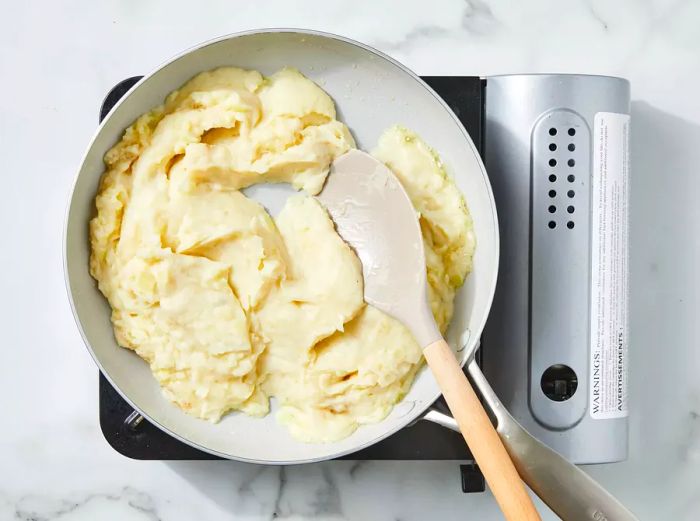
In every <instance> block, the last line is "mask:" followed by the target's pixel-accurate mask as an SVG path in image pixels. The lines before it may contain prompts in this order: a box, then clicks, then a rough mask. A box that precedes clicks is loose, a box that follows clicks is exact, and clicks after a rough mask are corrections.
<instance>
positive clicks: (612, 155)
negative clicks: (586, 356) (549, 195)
mask: <svg viewBox="0 0 700 521" xmlns="http://www.w3.org/2000/svg"><path fill="white" fill-rule="evenodd" d="M629 128H630V117H629V116H628V115H626V114H616V113H612V112H598V113H597V114H596V115H595V119H594V129H593V158H592V159H593V182H592V191H591V209H592V221H591V269H592V276H591V283H592V287H591V363H590V386H589V388H590V396H589V404H590V406H589V411H590V414H591V416H592V417H593V418H595V419H609V418H621V417H624V416H627V373H626V371H627V370H626V364H625V359H626V357H627V343H628V326H627V320H628V318H627V298H628V282H627V273H628V271H627V270H628V251H627V234H628V205H627V201H628V195H629Z"/></svg>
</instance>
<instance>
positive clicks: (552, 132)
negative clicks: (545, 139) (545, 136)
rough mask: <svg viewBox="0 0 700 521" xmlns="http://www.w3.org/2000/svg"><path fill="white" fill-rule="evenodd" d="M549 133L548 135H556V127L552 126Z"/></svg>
mask: <svg viewBox="0 0 700 521" xmlns="http://www.w3.org/2000/svg"><path fill="white" fill-rule="evenodd" d="M549 135H550V136H556V135H557V129H556V128H554V127H552V128H550V129H549Z"/></svg>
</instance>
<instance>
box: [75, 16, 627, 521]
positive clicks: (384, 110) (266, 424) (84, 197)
mask: <svg viewBox="0 0 700 521" xmlns="http://www.w3.org/2000/svg"><path fill="white" fill-rule="evenodd" d="M221 66H238V67H243V68H251V69H256V70H259V71H261V72H262V73H263V74H265V75H269V74H272V73H273V72H275V71H277V70H278V69H280V68H282V67H284V66H293V67H296V68H298V69H299V70H300V71H301V72H302V73H303V74H305V75H306V76H308V77H309V78H311V79H312V80H314V81H315V82H317V83H318V84H319V85H320V86H321V87H322V88H323V89H324V90H326V91H327V92H328V93H329V94H330V95H331V96H332V97H333V99H334V100H335V102H336V106H337V109H338V118H339V119H341V120H342V121H344V122H345V123H346V124H347V125H348V126H349V127H350V129H351V131H352V133H353V135H354V137H355V139H356V141H357V145H358V147H360V148H362V149H365V150H367V149H372V148H373V147H374V146H375V144H376V142H377V139H378V137H379V135H380V134H381V132H382V131H383V130H384V129H386V128H387V127H389V126H391V125H394V124H396V123H400V124H403V125H405V126H407V127H409V128H411V129H414V130H415V131H416V132H418V133H419V134H420V135H421V136H422V137H423V138H424V139H425V141H426V142H427V143H429V144H431V145H432V146H434V147H435V148H436V149H437V151H438V152H439V154H440V156H441V158H442V160H443V162H444V164H445V166H446V168H447V170H448V172H449V173H450V174H451V175H452V176H453V177H454V179H455V181H456V183H457V185H458V187H459V188H460V190H461V191H462V193H463V194H464V195H465V198H466V200H467V204H468V206H469V210H470V212H471V214H472V217H473V220H474V231H475V234H476V237H477V248H476V253H475V256H474V268H473V272H472V273H471V275H470V276H469V277H468V278H467V280H466V282H465V284H464V286H463V287H462V288H461V290H460V291H459V293H458V294H457V297H456V300H455V312H454V318H453V319H452V323H451V325H450V328H449V330H448V333H447V336H446V339H447V341H448V342H449V343H450V345H451V346H452V347H453V349H455V350H456V356H457V358H458V360H459V361H460V363H461V364H462V365H465V364H468V365H469V370H470V372H471V374H472V377H473V378H474V380H475V383H476V384H477V385H478V386H479V388H480V390H481V392H482V394H483V395H484V398H485V400H486V403H487V404H488V405H489V406H490V407H491V409H492V410H493V411H494V413H495V416H496V418H497V420H498V428H499V433H500V434H501V435H502V436H504V442H505V443H506V445H507V447H508V449H509V451H510V452H511V455H512V456H513V458H514V461H515V463H516V466H517V467H518V470H519V471H520V473H521V475H522V476H523V477H524V479H525V480H526V481H527V482H528V484H530V486H531V487H532V488H533V489H534V490H535V491H536V492H538V494H540V495H541V496H543V499H545V501H546V502H548V503H549V504H550V506H555V507H556V506H557V504H559V503H562V502H563V506H562V507H561V508H565V507H567V505H569V503H571V504H572V505H573V506H574V507H576V508H579V507H581V506H582V505H581V504H580V502H577V500H576V498H575V497H574V494H568V495H567V494H566V493H565V492H566V491H563V490H561V485H560V484H561V483H562V481H563V482H564V484H566V482H567V480H571V479H573V478H572V476H574V477H576V478H577V479H578V481H576V480H574V481H573V482H571V483H570V486H571V487H578V491H579V495H580V493H581V487H583V486H585V485H588V486H589V488H590V487H591V486H593V485H595V484H594V482H592V480H591V481H590V483H589V482H588V481H586V480H590V478H587V476H586V475H585V474H584V473H582V472H580V471H577V469H576V468H575V467H574V466H573V465H571V464H569V463H568V462H566V461H565V460H564V459H563V458H561V457H560V456H558V455H557V454H556V453H553V452H552V451H550V450H549V449H548V448H546V447H545V446H544V445H542V444H540V443H539V442H537V441H535V440H534V439H533V438H532V437H531V436H530V435H529V434H527V433H526V432H525V431H524V430H522V428H521V427H520V426H519V425H518V424H517V423H515V421H514V420H513V419H512V418H511V417H510V416H509V415H508V414H507V412H505V411H504V410H503V408H502V407H501V406H500V403H499V402H498V400H497V398H496V397H495V395H493V392H492V391H490V388H489V386H488V383H487V382H486V380H485V379H484V378H483V375H482V374H481V372H480V370H479V368H478V366H477V365H476V364H475V363H472V362H473V359H474V353H475V351H476V349H477V347H478V342H479V336H480V335H481V332H482V329H483V327H484V324H485V322H486V318H487V316H488V312H489V309H490V306H491V301H492V298H493V294H494V289H495V285H496V274H497V272H498V257H499V234H498V223H497V218H496V208H495V204H494V199H493V195H492V192H491V187H490V184H489V180H488V177H487V175H486V171H485V169H484V165H483V164H482V162H481V159H480V158H479V155H478V153H477V151H476V148H475V147H474V144H473V143H472V141H471V139H470V137H469V135H468V134H467V132H466V131H465V129H464V127H463V126H462V125H461V123H460V122H459V120H458V119H457V117H456V116H455V115H454V113H453V112H452V111H451V110H450V109H449V108H448V106H447V105H446V104H445V102H444V101H442V99H441V98H440V97H439V96H438V95H437V94H436V93H435V92H434V91H433V90H432V89H430V87H428V86H427V85H426V84H425V83H424V82H423V81H422V80H421V79H420V78H419V77H418V76H416V75H415V74H414V73H413V72H411V71H410V70H408V69H407V68H405V67H404V66H402V65H401V64H399V63H397V62H396V61H394V60H392V59H391V58H389V57H388V56H385V55H383V54H381V53H379V52H377V51H375V50H373V49H371V48H369V47H367V46H365V45H363V44H360V43H358V42H354V41H351V40H348V39H346V38H342V37H338V36H334V35H330V34H325V33H319V32H311V31H299V30H278V29H271V30H262V31H251V32H244V33H238V34H234V35H230V36H225V37H222V38H219V39H216V40H213V41H210V42H207V43H204V44H202V45H200V46H198V47H195V48H193V49H190V50H189V51H186V52H184V53H183V54H181V55H179V56H177V57H175V58H174V59H172V60H171V61H169V62H167V63H165V64H164V65H162V66H161V67H159V68H158V69H156V70H155V71H154V72H152V73H151V74H149V75H147V76H145V77H144V78H143V79H142V80H141V81H140V82H139V83H137V84H136V85H135V86H134V87H133V88H132V89H131V90H130V91H129V92H128V93H127V94H126V95H125V96H124V97H123V98H122V99H121V101H120V102H119V103H118V104H117V105H116V106H115V107H114V108H113V109H112V110H111V111H110V113H109V114H108V115H107V117H106V118H105V119H104V121H103V123H102V124H101V125H100V127H99V128H98V130H97V132H96V134H95V135H94V137H93V139H92V141H91V143H90V145H89V147H88V149H87V152H86V153H85V156H84V158H83V161H82V165H81V167H80V170H79V172H78V174H77V177H76V179H75V184H74V187H73V192H72V196H71V200H70V204H69V207H68V213H67V218H66V228H65V237H64V268H65V274H66V284H67V288H68V294H69V298H70V301H71V306H72V308H73V313H74V316H75V318H76V322H77V324H78V327H79V329H80V332H81V334H82V336H83V339H84V341H85V343H86V345H87V347H88V349H89V351H90V353H91V355H92V356H93V358H94V360H95V362H96V363H97V365H98V366H99V368H100V370H101V371H102V373H103V374H104V375H105V377H106V378H107V379H108V380H109V381H110V383H111V384H112V385H113V386H114V387H115V389H116V390H117V391H118V392H119V393H120V394H121V395H122V397H124V399H125V400H126V401H127V402H129V403H130V404H131V405H132V406H133V407H134V408H135V409H136V410H138V411H139V412H140V413H141V414H142V415H143V416H144V417H145V418H147V419H148V420H149V421H150V422H151V423H153V424H155V425H156V426H158V427H159V428H161V429H162V430H164V431H165V432H167V433H168V434H170V435H172V436H174V437H175V438H177V439H179V440H181V441H183V442H185V443H187V444H189V445H192V446H193V447H196V448H197V449H200V450H203V451H206V452H209V453H211V454H214V455H217V456H221V457H224V458H229V459H235V460H240V461H246V462H251V463H260V464H292V463H305V462H314V461H321V460H327V459H332V458H336V457H339V456H343V455H345V454H349V453H351V452H354V451H357V450H360V449H362V448H364V447H367V446H368V445H371V444H373V443H376V442H378V441H380V440H382V439H384V438H386V437H387V436H389V435H391V434H392V433H394V432H396V431H397V430H399V429H401V428H403V427H405V426H407V425H409V424H411V423H412V422H414V421H416V420H417V419H419V418H425V419H429V420H432V421H436V422H438V423H440V424H442V425H445V426H447V427H451V428H455V424H454V422H453V420H451V418H450V417H448V416H446V415H444V414H442V413H440V412H438V411H437V410H431V409H430V407H431V405H432V404H433V402H435V400H436V399H437V398H438V397H439V395H440V391H439V390H438V387H437V384H436V382H435V380H434V379H433V377H432V375H431V374H430V373H429V372H428V371H420V372H419V373H418V375H417V376H416V379H415V381H414V383H413V385H412V387H411V389H410V392H409V393H408V394H407V396H406V397H405V398H404V399H403V400H402V401H401V402H400V403H399V404H397V405H396V407H395V408H394V409H393V411H392V412H391V413H390V414H389V416H388V417H387V418H386V419H384V420H383V421H381V422H379V423H376V424H371V425H366V426H362V427H360V428H359V429H358V430H357V431H356V432H355V433H353V434H352V435H351V436H349V437H347V438H345V439H343V440H340V441H337V442H334V443H325V444H307V443H302V442H299V441H296V440H294V439H293V438H292V437H291V436H290V435H289V433H288V432H287V430H286V429H285V428H284V427H282V426H281V425H279V424H278V423H277V422H276V421H275V419H274V410H275V404H274V402H273V404H272V405H273V407H272V409H273V410H272V413H271V414H269V415H268V416H266V417H265V418H262V419H259V418H251V417H248V416H246V415H244V414H238V413H233V414H229V415H227V416H225V417H224V418H223V419H222V420H221V422H219V423H217V424H212V423H209V422H206V421H202V420H199V419H197V418H194V417H192V416H189V415H187V414H185V413H184V412H183V411H181V410H180V409H179V408H177V407H176V406H175V405H173V404H172V403H170V402H169V401H168V400H167V399H165V398H164V397H163V395H162V393H161V390H160V387H159V386H158V384H157V383H156V380H155V378H153V376H152V375H151V372H150V370H149V368H148V365H147V364H146V363H145V362H144V361H143V360H141V359H140V358H139V357H138V356H137V355H136V354H135V353H133V352H132V351H129V350H127V349H122V348H121V347H119V346H118V345H117V343H116V341H115V338H114V334H113V331H112V325H111V323H110V307H109V305H108V303H107V301H106V300H105V298H104V297H103V296H102V294H101V293H100V292H99V291H98V289H97V285H96V283H95V281H94V280H93V279H92V277H91V276H90V274H89V271H88V265H89V262H88V260H89V255H90V248H89V239H88V221H89V220H90V218H91V217H92V216H93V215H94V212H95V209H94V198H95V195H96V193H97V188H98V184H99V181H100V177H101V174H102V172H103V170H104V166H103V162H102V158H103V156H104V154H105V152H106V151H107V150H108V149H109V148H110V147H111V146H112V145H114V144H115V143H116V142H117V141H118V140H119V139H120V138H121V136H122V133H123V131H124V129H125V128H126V127H127V126H128V125H130V124H131V123H132V122H133V121H134V120H135V119H136V118H137V117H138V116H139V115H141V114H142V113H144V112H146V111H148V110H150V109H151V108H153V107H155V106H157V105H159V104H160V103H162V101H163V99H164V98H165V96H166V95H167V94H168V93H170V92H171V91H172V90H174V89H176V88H178V87H179V86H180V85H182V84H183V83H185V82H186V81H187V80H188V79H190V78H191V77H193V76H194V75H196V74H197V73H199V72H202V71H206V70H209V69H214V68H216V67H221ZM533 452H534V453H535V457H536V461H534V460H533V459H532V457H531V456H532V455H533ZM528 458H530V459H529V460H528ZM528 461H529V462H528ZM533 461H534V464H533ZM552 469H554V470H552ZM569 490H572V491H573V490H576V489H574V488H571V489H569ZM601 493H603V494H604V492H602V489H601ZM562 496H563V497H564V499H562ZM595 497H596V498H598V496H595ZM601 497H602V496H601ZM589 499H590V498H589ZM603 499H606V500H611V499H612V498H608V497H603ZM613 501H614V500H613ZM572 502H573V503H572ZM591 502H592V499H591V501H589V503H591ZM569 506H570V505H569ZM589 506H590V505H588V504H587V505H586V509H588V507H589ZM604 506H605V508H603V507H604ZM595 508H598V509H599V511H600V512H605V513H606V514H612V512H611V511H610V510H609V508H608V506H607V504H606V505H597V506H595ZM555 510H557V509H556V508H555ZM582 513H583V512H582ZM584 518H588V519H590V517H588V516H586V517H584ZM567 519H576V517H570V516H567ZM600 519H603V518H602V517H601V518H600ZM607 519H616V517H614V516H613V517H610V516H609V515H608V517H607ZM620 519H622V518H620Z"/></svg>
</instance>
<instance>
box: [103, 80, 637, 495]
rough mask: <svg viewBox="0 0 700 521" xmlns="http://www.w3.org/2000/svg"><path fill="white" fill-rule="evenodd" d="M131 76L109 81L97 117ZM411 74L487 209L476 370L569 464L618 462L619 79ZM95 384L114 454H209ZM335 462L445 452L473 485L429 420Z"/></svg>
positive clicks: (456, 438)
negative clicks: (468, 141)
mask: <svg viewBox="0 0 700 521" xmlns="http://www.w3.org/2000/svg"><path fill="white" fill-rule="evenodd" d="M139 79H140V77H132V78H128V79H126V80H124V81H122V82H120V83H119V84H117V85H116V86H115V87H114V88H112V90H111V91H110V92H109V94H108V95H107V97H106V98H105V100H104V102H103V104H102V107H101V109H100V120H102V118H104V116H105V115H106V114H107V113H108V112H109V110H110V109H111V108H112V107H113V106H114V105H115V103H116V102H117V101H118V100H119V99H120V98H121V97H122V96H123V95H124V94H125V93H126V92H127V91H128V90H129V89H130V88H131V87H132V86H133V85H134V84H135V83H136V82H137V81H138V80H139ZM423 79H424V80H425V81H426V82H427V83H428V84H429V85H430V86H431V87H432V88H433V89H434V90H435V91H436V92H437V93H438V94H439V95H440V96H442V98H443V99H444V100H445V101H446V102H447V104H448V105H449V106H450V107H451V108H452V110H453V111H454V112H455V114H456V115H457V116H458V117H459V119H460V121H461V122H462V124H463V125H464V126H465V128H466V129H467V131H468V132H469V134H470V136H471V138H472V140H473V141H474V144H475V145H476V147H477V149H478V150H479V152H480V153H481V155H482V157H483V159H484V162H485V165H486V168H487V171H488V172H489V177H490V178H491V181H492V184H493V189H494V196H495V199H496V205H497V207H498V210H499V217H500V220H501V230H500V232H501V269H500V273H499V283H498V287H497V290H496V296H495V300H494V307H493V311H492V313H491V316H490V319H489V322H488V324H487V326H486V329H485V331H484V334H483V336H482V344H481V350H480V355H481V356H480V358H483V363H482V364H481V365H482V367H483V369H484V372H485V374H486V376H487V378H488V379H489V381H490V382H491V383H492V385H493V387H494V389H495V391H496V392H497V393H498V395H499V397H500V399H501V400H502V401H503V403H504V405H505V406H506V407H507V408H508V409H509V410H510V411H511V413H512V414H513V415H514V416H515V417H516V419H517V420H518V421H519V422H521V423H522V424H523V425H524V426H525V427H526V428H527V429H528V430H530V432H532V433H533V434H534V435H535V436H537V437H538V438H540V439H541V440H542V441H543V442H545V443H547V444H549V445H550V446H552V447H553V448H554V449H555V450H557V451H559V452H560V453H561V454H562V455H564V456H565V457H567V458H568V459H570V460H572V461H573V462H575V463H603V462H610V461H618V460H621V459H624V458H625V457H626V451H627V405H626V378H627V377H626V372H625V366H624V359H625V356H626V349H627V316H626V310H627V193H628V189H627V176H628V171H627V165H628V163H627V156H628V138H629V84H628V83H627V82H626V81H625V80H620V79H618V78H608V77H594V76H577V75H515V76H503V77H493V78H487V79H482V78H478V77H452V76H450V77H447V76H439V77H438V76H431V77H424V78H423ZM438 148H439V147H438ZM467 196H468V194H467ZM467 199H468V197H467ZM480 362H482V360H480ZM99 381H100V384H99V393H100V400H99V404H100V426H101V428H102V432H103V434H104V436H105V438H106V440H107V442H108V443H109V444H110V445H111V446H112V447H113V448H114V449H115V450H116V451H118V452H119V453H121V454H123V455H125V456H127V457H130V458H135V459H143V460H200V459H201V460H211V459H218V458H217V457H216V456H212V455H210V454H208V453H205V452H202V451H199V450H197V449H195V448H193V447H190V446H189V445H186V444H184V443H182V442H180V441H178V440H176V439H175V438H173V437H171V436H169V435H168V434H166V433H164V432H163V431H161V430H160V429H158V428H156V427H155V426H153V425H151V424H150V423H149V422H148V421H147V420H145V419H144V418H143V417H142V416H141V415H140V414H139V413H138V412H136V411H134V410H133V409H132V408H131V406H130V405H129V404H128V403H127V402H126V401H124V399H123V398H122V397H121V396H120V395H119V393H117V391H116V390H115V389H114V388H113V387H112V386H111V385H110V384H109V382H108V381H107V380H106V379H105V378H104V376H103V375H102V374H100V380H99ZM440 402H441V400H439V401H438V404H437V406H438V407H444V404H442V403H440ZM343 459H351V460H453V461H455V462H458V463H459V464H460V470H461V478H462V490H463V491H464V492H480V491H483V490H484V479H483V476H482V475H481V473H480V472H479V470H478V467H477V466H476V465H475V464H474V462H473V458H472V455H471V453H470V452H469V450H468V448H467V446H466V444H465V443H464V440H463V438H462V437H461V435H460V434H459V433H456V432H453V431H450V430H448V429H445V428H443V427H441V426H439V425H437V424H434V423H430V422H427V421H419V422H417V423H415V424H414V425H412V426H410V427H407V428H405V429H403V430H401V431H399V432H397V433H396V434H394V435H392V436H390V437H388V438H387V439H385V440H383V441H381V442H379V443H377V444H375V445H372V446H371V447H368V448H366V449H364V450H361V451H359V452H355V453H353V454H351V455H349V456H347V457H345V458H343Z"/></svg>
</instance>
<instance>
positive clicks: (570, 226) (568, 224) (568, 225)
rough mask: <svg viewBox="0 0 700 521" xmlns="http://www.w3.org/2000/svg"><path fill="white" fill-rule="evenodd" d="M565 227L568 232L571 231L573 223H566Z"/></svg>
mask: <svg viewBox="0 0 700 521" xmlns="http://www.w3.org/2000/svg"><path fill="white" fill-rule="evenodd" d="M566 227H567V228H568V229H569V230H573V229H574V221H569V222H568V223H566Z"/></svg>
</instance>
